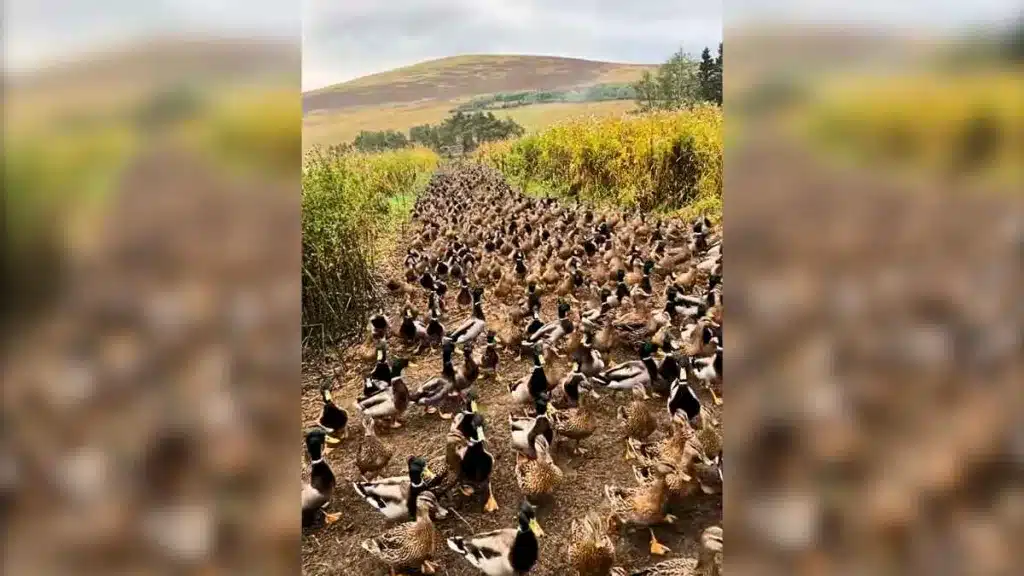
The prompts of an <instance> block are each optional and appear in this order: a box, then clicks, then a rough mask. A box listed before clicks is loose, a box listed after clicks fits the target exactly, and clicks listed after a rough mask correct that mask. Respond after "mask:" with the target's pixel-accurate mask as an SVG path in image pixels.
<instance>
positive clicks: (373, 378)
mask: <svg viewBox="0 0 1024 576" xmlns="http://www.w3.org/2000/svg"><path fill="white" fill-rule="evenodd" d="M335 374H336V375H337V372H335ZM390 381H391V366H389V365H388V345H387V343H386V342H384V341H383V340H381V341H380V342H378V344H377V350H376V362H375V363H374V365H373V371H371V372H370V375H369V376H367V377H366V378H365V379H364V380H363V391H362V392H361V393H360V394H359V398H358V399H359V400H365V399H366V398H369V397H371V396H376V395H377V394H380V393H381V392H383V391H384V389H385V388H387V387H388V383H389V382H390Z"/></svg>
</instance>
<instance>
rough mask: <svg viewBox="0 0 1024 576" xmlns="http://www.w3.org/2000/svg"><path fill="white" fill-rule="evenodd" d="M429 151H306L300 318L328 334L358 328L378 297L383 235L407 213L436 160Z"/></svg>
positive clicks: (342, 333) (349, 332)
mask: <svg viewBox="0 0 1024 576" xmlns="http://www.w3.org/2000/svg"><path fill="white" fill-rule="evenodd" d="M438 160H439V159H438V157H437V155H436V154H434V153H433V152H431V151H429V150H424V149H422V148H409V149H406V150H400V151H392V152H385V153H380V154H365V153H360V152H339V151H338V150H337V149H335V150H328V151H324V150H323V149H321V148H314V149H312V150H311V151H310V152H308V153H307V154H306V156H305V158H304V161H303V167H302V322H303V324H304V325H314V324H319V325H321V326H322V327H323V333H324V335H325V336H326V339H327V340H328V341H334V340H337V339H339V338H342V337H344V336H349V335H352V334H354V333H357V332H358V331H359V330H361V329H362V327H363V325H364V324H365V323H366V321H367V314H368V312H369V311H370V310H372V308H373V307H375V306H376V304H377V295H376V294H375V292H374V281H373V278H372V270H373V264H374V261H375V258H376V256H377V253H378V251H379V248H380V246H381V242H382V241H384V240H386V239H387V238H388V236H389V235H390V234H391V233H392V232H394V231H395V230H396V228H397V224H398V223H401V222H404V221H405V220H406V219H408V217H409V213H410V212H411V209H412V205H413V201H414V199H415V196H416V194H417V193H418V192H419V191H420V190H421V189H422V188H423V186H425V185H426V183H427V180H428V179H429V177H430V174H431V173H432V172H433V171H434V169H435V168H436V167H437V163H438Z"/></svg>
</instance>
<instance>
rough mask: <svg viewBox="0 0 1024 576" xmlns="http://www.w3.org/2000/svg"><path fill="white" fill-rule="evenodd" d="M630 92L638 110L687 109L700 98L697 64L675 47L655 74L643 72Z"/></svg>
mask: <svg viewBox="0 0 1024 576" xmlns="http://www.w3.org/2000/svg"><path fill="white" fill-rule="evenodd" d="M633 91H634V92H635V93H636V102H637V106H638V107H639V108H640V110H641V111H645V112H646V111H649V110H678V109H680V108H688V107H690V106H692V105H693V104H694V103H696V102H697V101H699V100H700V99H701V84H700V79H699V67H698V66H697V63H696V62H694V60H693V59H692V58H690V57H689V56H688V55H687V54H686V53H685V52H683V50H679V51H678V52H676V53H675V54H673V55H672V57H671V58H669V59H668V61H667V62H665V63H664V64H662V65H661V66H659V67H658V71H657V72H656V73H655V74H653V75H652V74H651V73H650V72H644V75H643V76H642V77H641V78H640V80H639V81H638V82H637V83H636V84H634V85H633Z"/></svg>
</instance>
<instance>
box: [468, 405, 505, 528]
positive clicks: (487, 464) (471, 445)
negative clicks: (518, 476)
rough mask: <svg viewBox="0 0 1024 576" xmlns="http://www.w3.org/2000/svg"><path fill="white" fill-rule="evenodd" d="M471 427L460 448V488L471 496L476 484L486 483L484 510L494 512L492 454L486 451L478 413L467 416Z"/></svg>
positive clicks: (482, 423) (482, 425) (481, 422)
mask: <svg viewBox="0 0 1024 576" xmlns="http://www.w3.org/2000/svg"><path fill="white" fill-rule="evenodd" d="M469 421H470V426H471V428H472V432H473V433H472V435H471V436H470V437H469V438H467V443H466V447H465V448H463V449H461V450H460V454H459V459H460V461H461V468H460V475H459V479H460V481H461V483H462V487H461V488H460V490H461V492H462V494H463V495H465V496H471V495H473V493H474V492H475V491H476V487H477V486H481V485H483V484H486V486H487V502H486V503H485V504H484V511H485V512H494V511H496V510H497V509H498V501H497V500H495V498H494V491H493V490H492V488H491V472H492V471H493V470H494V456H493V455H492V454H491V453H490V452H488V451H487V447H486V445H485V441H486V436H485V435H484V419H483V416H481V415H480V414H477V413H474V414H473V415H472V417H471V418H469Z"/></svg>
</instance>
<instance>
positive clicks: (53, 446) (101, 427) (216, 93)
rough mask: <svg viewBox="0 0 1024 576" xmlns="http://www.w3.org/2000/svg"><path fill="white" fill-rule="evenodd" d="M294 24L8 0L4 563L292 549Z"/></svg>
mask: <svg viewBox="0 0 1024 576" xmlns="http://www.w3.org/2000/svg"><path fill="white" fill-rule="evenodd" d="M300 33H301V22H300V14H299V7H298V6H297V5H293V4H291V3H282V2H269V1H265V0H261V1H257V2H253V1H246V2H234V1H231V0H227V1H221V2H197V1H186V2H182V1H175V2H169V1H156V2H126V1H122V0H99V1H94V2H77V1H62V0H13V1H9V2H5V3H4V35H5V38H4V41H5V46H4V48H5V50H4V92H5V93H4V176H5V182H4V192H5V209H6V214H7V219H6V226H5V231H6V238H5V240H6V242H5V243H4V247H5V255H4V256H5V258H4V262H5V263H6V264H7V267H8V269H7V270H5V272H6V273H5V274H4V275H3V279H4V283H5V284H6V286H5V288H6V291H5V295H6V297H5V298H4V299H3V300H4V316H3V319H4V324H3V326H4V328H5V330H4V332H3V335H4V354H3V356H2V358H3V360H2V362H3V364H2V365H3V371H4V375H3V382H4V415H3V423H4V426H3V427H4V432H5V434H4V436H5V440H6V442H5V443H4V444H5V448H4V450H3V453H2V456H0V457H2V464H3V465H2V470H3V472H4V473H3V475H2V478H3V489H4V496H5V503H6V504H7V505H8V506H7V508H8V514H7V517H8V526H9V528H10V529H9V530H8V531H7V532H6V533H7V542H6V554H5V555H4V561H5V567H6V568H8V570H7V572H8V573H11V574H69V573H80V574H91V573H104V574H111V573H136V574H141V573H150V572H154V571H156V570H158V569H160V570H162V571H166V570H168V569H169V570H172V571H174V572H176V573H197V572H199V571H203V573H207V574H210V573H218V572H225V571H228V570H231V571H236V572H238V571H241V572H245V573H267V572H270V571H294V570H295V567H297V566H298V562H299V559H298V558H299V553H298V550H299V548H298V538H299V522H298V514H297V513H296V507H295V506H293V505H292V504H293V503H294V502H295V501H296V498H297V490H298V488H299V478H298V475H297V474H295V473H293V472H289V471H294V470H295V468H294V466H284V467H282V466H279V465H278V464H279V463H280V462H281V461H282V458H295V457H297V455H298V454H299V450H300V446H301V445H300V444H296V442H297V441H299V438H298V437H297V436H296V426H297V423H298V393H297V391H298V375H299V364H300V357H299V355H300V353H299V322H300V320H299V315H300V309H299V306H300V304H299V302H300V300H299V294H300V290H299V262H300V252H299V250H300V227H299V194H298V192H299V173H298V172H299V158H300V145H301V129H300V125H301V103H300V96H299V86H300V62H301V55H300V44H301V40H300Z"/></svg>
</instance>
